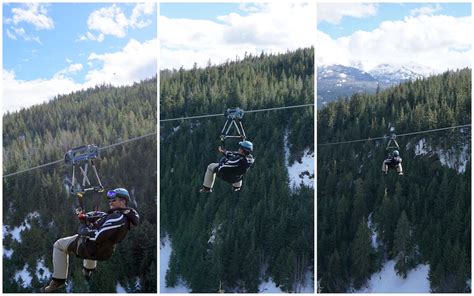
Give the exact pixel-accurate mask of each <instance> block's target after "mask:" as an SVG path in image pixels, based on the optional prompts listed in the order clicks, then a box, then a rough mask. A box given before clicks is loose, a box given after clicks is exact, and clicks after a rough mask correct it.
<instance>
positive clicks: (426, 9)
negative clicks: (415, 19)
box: [410, 3, 441, 16]
mask: <svg viewBox="0 0 474 296" xmlns="http://www.w3.org/2000/svg"><path fill="white" fill-rule="evenodd" d="M440 10H441V5H440V4H439V3H436V5H427V6H422V7H419V8H415V9H412V10H411V11H410V15H412V16H417V15H422V14H426V15H431V14H433V13H435V12H437V11H440Z"/></svg>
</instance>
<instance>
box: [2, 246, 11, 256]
mask: <svg viewBox="0 0 474 296" xmlns="http://www.w3.org/2000/svg"><path fill="white" fill-rule="evenodd" d="M12 255H13V250H9V249H5V247H4V248H3V256H5V257H6V258H7V259H11V258H12Z"/></svg>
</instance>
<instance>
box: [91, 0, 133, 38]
mask: <svg viewBox="0 0 474 296" xmlns="http://www.w3.org/2000/svg"><path fill="white" fill-rule="evenodd" d="M87 26H88V27H89V30H96V31H99V32H101V33H102V34H106V35H112V36H115V37H120V38H121V37H125V35H126V33H125V30H126V28H127V26H128V20H127V17H126V16H125V14H124V13H123V11H122V9H121V8H120V7H118V6H116V5H115V4H114V5H112V6H110V7H108V8H101V9H99V10H96V11H94V12H92V13H91V14H90V15H89V18H88V19H87Z"/></svg>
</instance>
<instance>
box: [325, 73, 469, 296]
mask: <svg viewBox="0 0 474 296" xmlns="http://www.w3.org/2000/svg"><path fill="white" fill-rule="evenodd" d="M470 123H471V70H470V69H462V70H457V71H449V72H446V73H443V74H441V75H438V76H433V77H429V78H426V79H419V80H415V81H411V82H406V83H402V84H400V85H398V86H394V87H391V88H389V89H387V90H385V91H382V92H380V93H378V94H375V95H364V94H357V95H353V96H352V97H351V98H350V99H346V100H339V101H338V102H333V103H329V104H328V105H327V106H326V107H325V108H323V109H321V110H320V111H318V151H317V153H318V167H317V171H318V208H317V209H318V229H317V236H318V238H317V253H318V279H320V280H321V287H322V291H323V292H328V293H330V292H347V291H350V289H352V288H354V289H360V288H361V287H363V286H364V285H365V283H366V281H367V279H368V278H369V277H370V275H371V274H372V273H373V272H375V271H376V270H379V269H380V267H381V264H382V263H383V262H384V261H385V260H389V259H393V260H395V262H396V265H395V269H396V270H397V273H398V274H399V275H400V276H401V277H406V275H407V273H408V271H409V270H410V269H412V268H414V267H415V266H416V265H418V264H420V263H423V264H428V265H429V280H430V286H431V291H432V292H466V291H469V290H470V284H469V282H470V279H471V157H470V155H471V128H470V126H468V127H464V128H455V129H449V130H439V131H435V129H438V128H443V127H450V126H457V125H464V124H470ZM389 124H391V125H392V126H395V127H396V132H397V133H398V134H404V133H411V132H418V131H428V130H429V131H431V132H429V133H428V132H423V133H418V134H413V135H408V136H405V137H398V138H397V141H398V143H399V144H400V148H401V149H400V153H401V157H402V158H403V162H402V165H403V169H404V176H398V175H397V174H396V172H394V171H390V172H389V174H388V175H387V176H383V175H382V172H381V169H382V162H383V160H384V159H385V158H386V157H387V152H386V150H385V148H386V145H387V141H386V140H374V141H360V142H352V143H343V144H335V145H325V144H328V143H333V142H340V141H350V140H358V139H368V138H377V137H381V136H384V135H388V126H389ZM368 222H370V223H368ZM369 224H370V225H373V226H374V229H375V234H377V235H378V238H379V240H380V241H381V243H382V244H381V245H380V246H379V247H377V248H376V247H375V245H374V244H373V242H372V241H371V240H372V236H373V235H374V233H372V231H374V229H371V228H369V226H368V225H369ZM392 292H397V291H392Z"/></svg>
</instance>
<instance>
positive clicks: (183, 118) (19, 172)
mask: <svg viewBox="0 0 474 296" xmlns="http://www.w3.org/2000/svg"><path fill="white" fill-rule="evenodd" d="M308 106H314V103H311V104H303V105H293V106H283V107H275V108H266V109H256V110H249V111H245V112H246V113H256V112H264V111H273V110H281V109H293V108H301V107H308ZM216 116H222V113H219V114H207V115H198V116H189V117H179V118H169V119H162V120H160V122H166V121H174V120H186V119H196V118H207V117H216ZM156 133H157V132H152V133H148V134H146V135H143V136H139V137H136V138H133V139H129V140H126V141H122V142H118V143H115V144H111V145H109V146H105V147H102V148H100V149H99V150H105V149H107V148H111V147H115V146H118V145H122V144H126V143H128V142H132V141H136V140H140V139H143V138H146V137H149V136H151V135H155V134H156ZM62 161H63V159H58V160H55V161H52V162H48V163H45V164H41V165H38V166H35V167H31V168H28V169H24V170H21V171H17V172H14V173H10V174H6V175H4V176H3V178H8V177H11V176H14V175H18V174H21V173H25V172H28V171H32V170H35V169H39V168H43V167H47V166H50V165H53V164H57V163H60V162H62Z"/></svg>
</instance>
